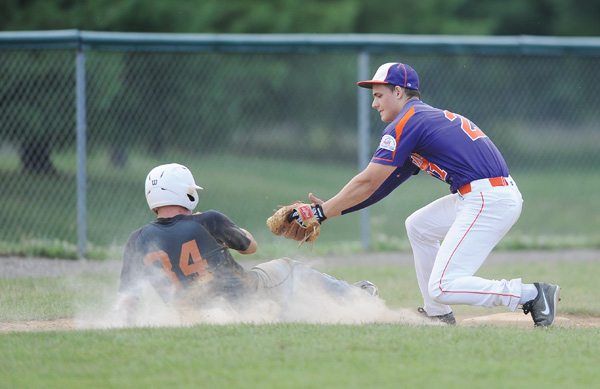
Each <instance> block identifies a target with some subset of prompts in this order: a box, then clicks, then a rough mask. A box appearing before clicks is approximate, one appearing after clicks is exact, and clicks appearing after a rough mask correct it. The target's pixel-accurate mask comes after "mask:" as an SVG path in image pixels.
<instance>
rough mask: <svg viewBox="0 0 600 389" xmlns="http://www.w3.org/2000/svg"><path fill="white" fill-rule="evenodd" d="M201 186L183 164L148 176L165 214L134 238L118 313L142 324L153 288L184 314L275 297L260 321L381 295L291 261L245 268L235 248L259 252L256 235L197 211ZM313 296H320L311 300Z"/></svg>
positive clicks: (159, 211) (152, 204) (153, 200)
mask: <svg viewBox="0 0 600 389" xmlns="http://www.w3.org/2000/svg"><path fill="white" fill-rule="evenodd" d="M198 189H202V188H201V187H199V186H198V185H196V183H195V181H194V177H193V176H192V173H191V172H190V171H189V170H188V169H187V168H186V167H185V166H183V165H180V164H176V163H172V164H166V165H160V166H157V167H156V168H154V169H152V170H151V171H150V173H148V176H147V177H146V183H145V192H146V200H147V203H148V206H149V208H150V209H151V210H152V212H154V213H155V214H156V216H157V219H156V220H154V221H153V222H151V223H149V224H147V225H145V226H143V227H141V228H139V229H137V230H136V231H134V232H133V233H132V234H131V235H130V237H129V239H128V241H127V245H126V248H125V252H124V255H123V269H122V271H121V279H120V285H119V297H118V301H117V312H118V313H119V314H120V316H121V317H122V319H123V321H125V322H126V323H127V324H134V323H135V322H136V315H137V311H138V301H139V299H140V297H141V295H142V293H143V290H144V288H145V287H146V286H147V285H150V286H152V287H153V288H154V289H155V291H156V292H157V293H158V295H159V296H160V297H161V298H162V300H163V301H164V302H165V303H166V304H167V306H170V307H172V308H174V309H175V310H176V311H178V312H179V313H180V314H185V313H186V311H190V310H195V311H201V310H202V309H204V308H206V307H207V306H210V307H214V306H215V305H216V303H217V304H220V305H221V306H223V307H226V308H227V309H228V310H229V311H230V312H231V311H233V312H236V313H239V314H242V313H243V312H246V313H247V312H249V311H251V312H252V311H253V308H255V307H256V304H259V303H264V302H265V301H268V302H269V304H268V306H269V314H270V318H261V317H258V318H257V319H258V320H289V319H293V320H300V321H301V320H303V317H302V313H303V312H307V311H310V310H313V311H314V312H320V311H319V307H318V305H319V301H335V302H336V303H339V304H344V303H345V304H346V305H345V306H347V309H348V310H352V309H354V307H355V304H356V303H358V302H359V301H363V302H365V301H367V302H374V300H372V299H377V300H378V297H377V296H378V294H379V292H378V290H377V287H376V286H375V285H374V284H373V283H371V282H369V281H358V282H357V283H355V284H350V283H348V282H346V281H342V280H338V279H336V278H334V277H331V276H329V275H327V274H325V273H321V272H319V271H317V270H314V269H312V268H311V267H309V266H306V265H303V264H302V263H300V262H297V261H293V260H291V259H289V258H280V259H274V260H272V261H268V262H265V263H261V264H258V265H256V266H255V267H254V268H252V269H250V270H245V269H244V268H243V267H242V266H241V265H240V264H239V263H238V262H236V261H235V259H234V258H233V256H232V255H231V253H230V250H236V251H238V252H239V253H240V254H252V253H254V252H256V250H257V247H258V246H257V243H256V241H255V240H254V237H253V236H252V235H251V234H250V233H249V232H248V231H247V230H245V229H243V228H240V227H238V226H237V225H236V224H235V223H234V222H233V221H231V220H230V219H229V218H228V217H227V216H225V215H224V214H222V213H220V212H217V211H213V210H210V211H206V212H197V213H194V214H192V211H193V210H194V209H195V208H196V205H197V204H198V192H197V190H198ZM365 292H366V293H365ZM308 295H314V296H315V297H314V298H313V300H307V298H306V296H308ZM328 297H329V298H330V299H329V300H328ZM365 299H366V300H365ZM261 306H264V304H262V305H261ZM338 306H342V305H338ZM325 309H327V307H325V308H324V309H323V310H325ZM252 313H253V314H254V316H253V317H255V316H256V313H254V312H252ZM328 314H330V313H329V312H325V313H324V315H328ZM324 319H328V320H335V318H334V317H333V318H324Z"/></svg>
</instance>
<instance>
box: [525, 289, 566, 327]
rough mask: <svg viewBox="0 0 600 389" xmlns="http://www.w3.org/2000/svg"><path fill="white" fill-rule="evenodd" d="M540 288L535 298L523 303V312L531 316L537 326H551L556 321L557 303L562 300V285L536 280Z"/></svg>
mask: <svg viewBox="0 0 600 389" xmlns="http://www.w3.org/2000/svg"><path fill="white" fill-rule="evenodd" d="M533 285H535V287H536V288H537V290H538V295H537V297H536V298H535V299H533V300H530V301H528V302H526V303H525V304H523V312H524V313H525V314H526V315H527V314H528V313H529V312H531V317H532V318H533V322H534V323H535V326H536V327H549V326H551V325H552V323H554V312H555V309H556V304H558V302H559V301H560V287H559V286H558V285H552V284H547V283H545V282H534V284H533Z"/></svg>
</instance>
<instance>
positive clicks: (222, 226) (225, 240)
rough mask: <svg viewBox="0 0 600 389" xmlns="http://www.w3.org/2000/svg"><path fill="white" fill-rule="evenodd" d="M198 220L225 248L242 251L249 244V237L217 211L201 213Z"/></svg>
mask: <svg viewBox="0 0 600 389" xmlns="http://www.w3.org/2000/svg"><path fill="white" fill-rule="evenodd" d="M200 216H202V217H201V218H199V219H198V220H199V222H200V223H201V224H202V225H203V226H204V228H206V229H207V230H208V232H209V233H210V234H211V235H212V236H213V238H215V240H216V241H217V242H219V244H221V245H224V246H226V247H227V248H230V249H233V250H238V251H244V250H246V249H247V248H248V247H249V246H250V243H251V241H250V239H249V238H248V237H247V236H246V234H245V233H244V231H242V229H241V228H240V227H238V226H237V225H236V224H235V223H234V222H233V221H231V219H229V218H228V217H227V216H225V215H224V214H222V213H220V212H217V211H207V212H204V213H202V214H201V215H200Z"/></svg>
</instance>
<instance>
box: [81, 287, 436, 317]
mask: <svg viewBox="0 0 600 389" xmlns="http://www.w3.org/2000/svg"><path fill="white" fill-rule="evenodd" d="M73 287H76V288H78V290H82V289H81V286H73ZM92 287H94V286H92ZM98 287H99V286H96V288H98ZM89 288H90V285H87V286H86V287H85V289H84V290H86V289H87V290H89ZM103 288H104V290H100V289H96V291H95V294H96V299H95V300H96V301H95V302H94V304H91V305H90V304H89V303H87V304H84V305H80V306H79V307H78V313H77V315H76V319H75V327H76V328H80V329H83V328H115V327H129V326H143V327H168V326H192V325H195V324H230V323H254V324H266V323H279V322H301V323H320V324H369V323H398V324H405V325H438V323H435V322H433V321H431V320H428V319H426V318H424V317H423V316H421V315H420V314H418V313H417V312H415V311H414V310H410V309H405V308H396V309H391V308H389V307H388V306H387V304H386V302H385V300H383V299H380V298H378V297H373V296H371V295H370V294H368V293H367V292H365V291H364V290H362V289H360V288H358V287H352V288H347V290H345V291H344V292H343V293H332V291H331V290H326V289H325V288H324V287H323V286H322V285H321V284H319V283H318V282H315V281H314V280H313V281H311V280H309V279H302V280H301V282H300V280H295V281H294V285H293V288H292V289H291V291H290V293H287V294H286V293H275V294H273V293H271V294H264V293H257V294H255V295H252V296H247V297H245V298H244V299H237V300H235V301H234V302H230V301H227V300H226V299H224V298H221V297H215V298H211V299H210V300H209V301H208V302H206V301H205V302H203V303H202V304H201V306H200V307H198V306H191V304H187V305H179V306H177V309H175V308H173V307H169V306H167V305H166V304H165V303H164V302H163V300H162V299H161V298H160V297H159V295H158V294H157V293H156V292H155V291H154V289H153V288H152V287H150V286H147V287H146V288H145V289H144V294H143V295H142V297H141V299H140V303H139V306H138V312H137V315H136V320H135V323H134V324H131V323H130V324H126V323H125V322H124V321H123V319H122V318H121V317H119V315H118V314H117V311H116V309H115V307H116V301H117V290H118V280H117V282H116V285H115V284H111V285H108V286H107V285H104V286H103Z"/></svg>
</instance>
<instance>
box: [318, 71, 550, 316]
mask: <svg viewBox="0 0 600 389" xmlns="http://www.w3.org/2000/svg"><path fill="white" fill-rule="evenodd" d="M358 86H359V87H363V88H369V89H372V91H373V92H372V94H373V104H372V107H373V108H374V109H376V110H377V111H378V112H379V114H380V116H381V120H382V121H383V122H389V124H388V126H387V127H386V128H385V130H384V131H383V134H382V136H381V141H380V143H379V147H378V148H377V150H376V151H375V154H374V155H373V158H372V159H371V162H370V164H369V165H368V166H367V167H366V168H365V170H364V171H362V172H361V173H359V174H357V175H356V176H355V177H354V178H353V179H352V180H350V182H348V184H346V186H345V187H344V188H343V189H342V190H341V191H340V192H339V193H338V194H337V195H335V196H334V197H332V198H331V199H330V200H328V201H325V202H323V201H322V200H320V199H319V198H317V197H315V196H313V194H312V193H310V194H309V198H310V199H311V201H313V203H315V204H320V205H321V206H322V213H323V214H324V215H325V217H326V218H331V217H334V216H339V215H343V214H346V213H349V212H353V211H356V210H358V209H361V208H364V207H367V206H369V205H371V204H373V203H375V202H377V201H379V200H381V199H382V198H384V197H385V196H387V195H388V194H389V193H391V192H392V191H393V190H394V189H395V188H397V187H398V186H399V185H400V184H401V183H402V182H404V181H405V180H407V179H408V178H410V177H411V176H412V175H414V174H417V173H419V172H420V171H424V172H426V173H427V174H429V175H431V176H433V177H435V178H437V179H439V180H441V181H443V182H445V183H447V184H448V185H449V186H450V192H451V194H449V195H447V196H445V197H442V198H440V199H438V200H436V201H434V202H433V203H431V204H429V205H427V206H425V207H424V208H422V209H419V210H418V211H416V212H415V213H413V214H412V215H411V216H409V217H408V219H407V220H406V230H407V233H408V238H409V240H410V243H411V246H412V249H413V254H414V259H415V268H416V273H417V280H418V283H419V288H420V290H421V294H422V295H423V300H424V307H423V308H419V311H420V312H421V313H422V314H424V315H427V316H429V317H431V318H432V320H440V321H442V322H445V323H448V324H455V322H456V320H455V318H454V314H453V313H452V310H451V308H450V306H452V305H455V304H467V305H479V306H485V307H495V306H499V305H503V306H506V307H508V308H509V309H510V310H511V311H515V310H516V309H517V307H518V306H519V305H522V307H523V310H524V312H525V314H527V313H529V312H531V316H532V318H533V321H534V323H535V326H539V327H545V326H550V325H552V323H553V321H554V314H555V309H556V304H557V302H558V301H559V292H560V288H559V287H558V286H556V285H551V284H548V283H543V282H540V283H533V284H526V283H523V282H522V281H521V279H520V278H517V279H512V280H499V281H497V280H487V279H483V278H480V277H476V276H475V273H476V272H477V270H478V269H479V267H480V266H481V265H482V264H483V262H484V261H485V259H486V258H487V257H488V254H489V253H490V252H491V251H492V249H493V248H494V247H495V246H496V244H497V243H498V242H499V241H500V239H501V238H502V237H503V236H504V235H505V234H506V233H507V232H508V230H509V229H510V228H511V227H512V225H513V224H514V223H515V222H516V221H517V219H518V218H519V215H520V213H521V207H522V202H523V200H522V198H521V193H520V192H519V189H518V188H517V185H516V183H515V181H514V180H513V178H512V177H511V176H510V175H509V171H508V167H507V165H506V162H505V161H504V158H503V157H502V155H501V154H500V152H499V151H498V149H497V148H496V146H495V145H494V143H492V141H491V140H490V138H488V137H487V136H486V135H485V133H484V132H483V131H481V129H479V127H477V126H476V125H475V124H474V123H473V122H471V121H470V120H469V119H467V118H465V117H464V116H461V115H459V114H456V113H453V112H449V111H445V110H442V109H438V108H434V107H431V106H429V105H427V104H425V103H424V102H422V101H421V100H420V97H421V96H420V92H419V77H418V75H417V72H416V71H415V70H414V69H413V68H411V67H410V66H408V65H406V64H402V63H386V64H383V65H381V66H380V67H379V69H378V70H377V72H376V73H375V75H374V77H373V79H372V80H368V81H361V82H359V83H358ZM440 242H442V243H440Z"/></svg>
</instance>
